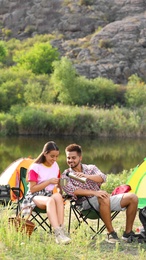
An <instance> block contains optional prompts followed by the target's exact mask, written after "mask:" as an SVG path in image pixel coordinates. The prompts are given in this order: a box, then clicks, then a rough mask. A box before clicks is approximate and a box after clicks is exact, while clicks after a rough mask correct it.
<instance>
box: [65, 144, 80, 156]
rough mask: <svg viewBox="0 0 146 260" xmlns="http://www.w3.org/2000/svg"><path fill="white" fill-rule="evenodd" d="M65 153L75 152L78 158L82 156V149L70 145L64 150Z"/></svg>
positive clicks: (78, 146) (75, 145) (76, 145)
mask: <svg viewBox="0 0 146 260" xmlns="http://www.w3.org/2000/svg"><path fill="white" fill-rule="evenodd" d="M65 152H77V154H78V155H79V156H80V155H81V154H82V148H81V146H80V145H78V144H70V145H68V146H67V147H66V148H65Z"/></svg>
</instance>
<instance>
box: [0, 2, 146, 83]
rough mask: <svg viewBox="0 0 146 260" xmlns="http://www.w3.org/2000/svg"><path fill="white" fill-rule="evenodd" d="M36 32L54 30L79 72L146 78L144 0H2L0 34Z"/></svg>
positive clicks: (92, 75)
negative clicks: (135, 75)
mask: <svg viewBox="0 0 146 260" xmlns="http://www.w3.org/2000/svg"><path fill="white" fill-rule="evenodd" d="M35 34H54V35H56V39H55V40H53V41H52V45H53V46H55V47H57V48H58V49H59V51H60V53H61V55H65V56H68V57H69V58H70V59H71V60H72V61H73V64H74V65H75V67H76V68H77V71H78V72H79V74H80V75H84V76H86V77H88V78H95V77H98V76H101V77H106V78H109V79H112V80H113V81H114V82H115V83H119V84H126V83H127V80H128V77H129V76H130V75H132V74H137V75H138V76H139V77H141V78H143V79H144V80H146V0H110V1H109V0H78V1H77V0H72V1H71V0H64V1H63V0H25V1H24V0H0V39H6V36H7V39H10V38H12V37H13V38H14V37H15V38H17V39H20V40H23V39H25V38H28V37H33V35H35ZM58 35H60V38H59V37H58Z"/></svg>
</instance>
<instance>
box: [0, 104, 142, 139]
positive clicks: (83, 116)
mask: <svg viewBox="0 0 146 260" xmlns="http://www.w3.org/2000/svg"><path fill="white" fill-rule="evenodd" d="M0 135H1V136H6V135H9V136H12V135H13V136H14V135H48V136H49V135H59V136H61V135H62V136H96V137H145V136H146V107H142V108H137V109H132V110H131V109H128V108H119V107H116V106H115V107H113V108H112V109H103V108H102V109H101V108H97V107H94V108H89V107H77V106H65V105H53V104H49V105H38V106H37V105H30V106H27V107H23V106H21V107H20V106H19V105H18V106H16V107H15V108H13V109H11V111H10V112H9V113H8V114H7V113H1V114H0Z"/></svg>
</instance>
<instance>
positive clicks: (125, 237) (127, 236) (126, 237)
mask: <svg viewBox="0 0 146 260" xmlns="http://www.w3.org/2000/svg"><path fill="white" fill-rule="evenodd" d="M134 237H135V233H134V232H133V231H131V232H129V233H126V232H124V233H123V236H122V239H123V240H124V241H126V242H127V243H132V242H134V241H135V238H134Z"/></svg>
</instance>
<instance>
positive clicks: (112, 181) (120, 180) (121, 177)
mask: <svg viewBox="0 0 146 260" xmlns="http://www.w3.org/2000/svg"><path fill="white" fill-rule="evenodd" d="M132 171H133V169H131V170H130V171H126V170H124V171H123V172H121V173H119V174H108V175H107V180H106V183H104V184H102V189H103V190H106V191H107V192H108V193H110V194H111V193H112V191H113V190H114V189H115V188H116V187H118V186H120V185H122V184H126V182H127V180H128V177H129V176H130V174H131V173H132Z"/></svg>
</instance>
